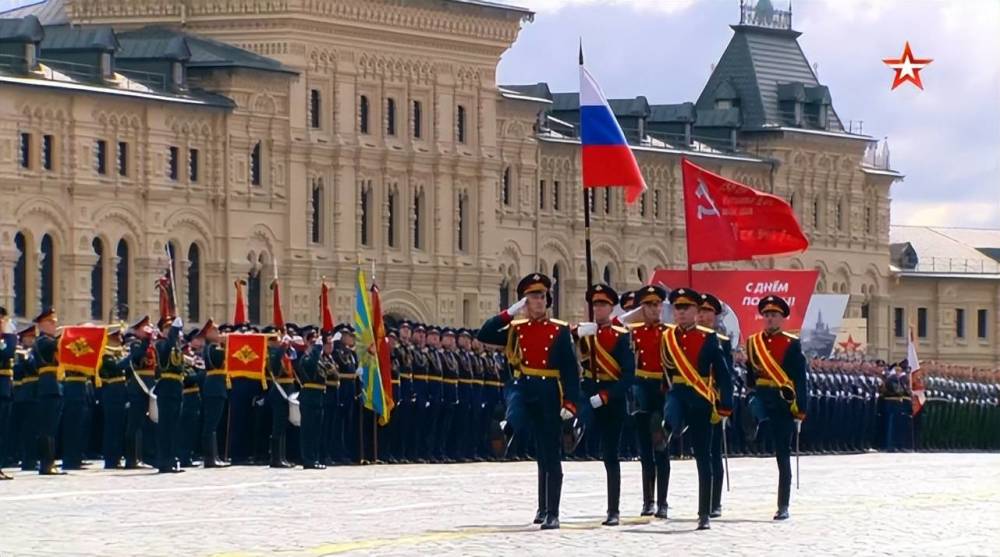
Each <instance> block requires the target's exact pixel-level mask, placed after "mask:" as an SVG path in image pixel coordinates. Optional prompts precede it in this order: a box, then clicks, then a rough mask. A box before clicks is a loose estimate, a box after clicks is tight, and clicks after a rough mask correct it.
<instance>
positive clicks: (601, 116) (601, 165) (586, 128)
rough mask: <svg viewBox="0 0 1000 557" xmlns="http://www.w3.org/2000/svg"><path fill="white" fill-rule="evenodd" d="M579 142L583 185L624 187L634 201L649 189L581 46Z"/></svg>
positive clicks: (629, 201)
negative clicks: (590, 69)
mask: <svg viewBox="0 0 1000 557" xmlns="http://www.w3.org/2000/svg"><path fill="white" fill-rule="evenodd" d="M580 146H581V148H582V155H581V158H582V161H583V187H585V188H606V187H624V188H625V202H626V203H634V202H635V200H636V199H639V196H640V195H642V193H643V192H644V191H646V181H645V180H643V179H642V172H640V171H639V164H638V163H637V162H636V161H635V155H633V154H632V149H631V148H630V147H629V146H628V142H627V141H625V134H624V133H622V128H621V126H619V125H618V120H616V119H615V115H614V113H613V112H611V107H610V106H608V100H607V99H606V98H605V97H604V93H603V92H602V91H601V87H600V86H599V85H598V84H597V81H596V80H595V79H594V76H592V75H590V72H588V71H587V68H586V67H584V65H583V49H582V48H581V49H580Z"/></svg>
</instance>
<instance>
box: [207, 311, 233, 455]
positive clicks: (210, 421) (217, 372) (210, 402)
mask: <svg viewBox="0 0 1000 557" xmlns="http://www.w3.org/2000/svg"><path fill="white" fill-rule="evenodd" d="M216 332H221V331H219V330H218V329H216V328H215V323H214V322H213V321H212V320H211V319H209V320H208V322H206V323H205V325H204V326H202V328H201V330H200V332H199V334H200V335H201V336H203V337H205V341H206V342H205V348H204V356H203V360H204V361H205V380H204V381H202V384H201V455H202V461H203V462H204V466H205V468H218V467H223V466H226V463H225V462H223V461H222V460H221V459H220V458H219V439H218V431H219V423H220V422H221V421H222V413H223V410H225V408H226V399H227V398H228V397H229V389H230V387H231V384H230V379H229V376H228V375H227V374H226V351H225V349H223V348H222V345H221V344H219V343H218V342H215V341H214V339H215V338H216V337H215V333H216Z"/></svg>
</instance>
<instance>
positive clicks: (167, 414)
mask: <svg viewBox="0 0 1000 557" xmlns="http://www.w3.org/2000/svg"><path fill="white" fill-rule="evenodd" d="M178 319H179V318H178ZM185 375H186V373H185V370H184V352H183V350H182V349H181V326H180V325H179V324H178V321H177V320H175V321H174V323H173V324H172V325H171V326H170V330H169V331H168V332H167V336H166V338H162V339H160V340H158V341H156V388H155V393H156V405H157V411H158V414H159V421H158V422H157V423H156V466H157V468H159V471H160V473H161V474H167V473H176V472H183V471H184V470H182V469H181V468H180V466H179V465H178V461H177V456H178V453H179V447H178V442H177V437H178V435H177V434H178V431H179V427H178V423H179V422H180V419H181V407H182V405H183V402H184V377H185Z"/></svg>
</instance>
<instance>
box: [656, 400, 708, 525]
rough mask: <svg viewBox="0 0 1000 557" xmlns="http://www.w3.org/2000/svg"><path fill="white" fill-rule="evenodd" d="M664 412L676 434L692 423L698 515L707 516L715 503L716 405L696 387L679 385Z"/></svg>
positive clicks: (689, 432)
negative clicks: (713, 447)
mask: <svg viewBox="0 0 1000 557" xmlns="http://www.w3.org/2000/svg"><path fill="white" fill-rule="evenodd" d="M664 416H665V418H666V422H667V425H668V427H669V428H670V430H671V431H672V432H674V435H679V434H680V433H681V431H682V430H683V429H684V426H687V427H688V430H687V434H686V435H687V437H686V439H688V442H689V443H690V445H691V449H692V451H693V452H694V461H695V465H696V466H697V468H698V516H699V517H707V516H708V514H709V511H710V510H711V509H710V506H711V504H712V462H711V460H710V454H709V447H710V446H711V442H712V423H711V416H712V405H711V404H710V403H709V402H708V401H707V400H705V399H704V398H702V397H701V396H700V395H698V393H696V392H695V391H694V390H693V389H690V388H688V387H686V386H683V385H678V386H675V387H674V388H673V389H671V390H670V392H669V393H667V401H666V404H665V409H664Z"/></svg>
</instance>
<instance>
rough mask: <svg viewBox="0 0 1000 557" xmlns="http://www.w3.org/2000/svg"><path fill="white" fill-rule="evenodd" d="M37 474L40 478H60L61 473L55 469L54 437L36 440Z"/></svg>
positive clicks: (62, 473)
mask: <svg viewBox="0 0 1000 557" xmlns="http://www.w3.org/2000/svg"><path fill="white" fill-rule="evenodd" d="M38 456H39V458H38V473H39V475H42V476H61V475H64V474H65V473H66V472H63V471H61V470H59V469H58V468H56V440H55V438H54V437H39V438H38Z"/></svg>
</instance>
